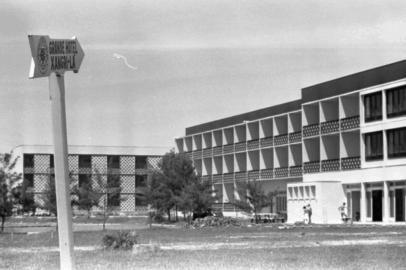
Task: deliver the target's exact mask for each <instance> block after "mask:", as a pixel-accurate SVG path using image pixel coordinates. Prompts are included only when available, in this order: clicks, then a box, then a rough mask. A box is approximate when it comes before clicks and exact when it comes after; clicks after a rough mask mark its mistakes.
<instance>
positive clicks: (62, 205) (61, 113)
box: [49, 73, 75, 270]
mask: <svg viewBox="0 0 406 270" xmlns="http://www.w3.org/2000/svg"><path fill="white" fill-rule="evenodd" d="M49 93H50V99H51V104H52V122H53V135H54V147H55V155H54V163H55V191H56V204H57V211H58V235H59V252H60V267H61V269H63V270H65V269H66V270H73V269H75V262H74V256H73V233H72V210H71V204H70V192H69V182H70V181H69V171H68V143H67V135H66V112H65V83H64V77H63V74H55V73H51V74H50V76H49Z"/></svg>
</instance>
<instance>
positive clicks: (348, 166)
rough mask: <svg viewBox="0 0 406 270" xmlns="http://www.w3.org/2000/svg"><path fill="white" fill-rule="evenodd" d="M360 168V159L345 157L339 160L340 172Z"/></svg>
mask: <svg viewBox="0 0 406 270" xmlns="http://www.w3.org/2000/svg"><path fill="white" fill-rule="evenodd" d="M360 168H361V158H360V157H347V158H342V159H341V170H354V169H360Z"/></svg>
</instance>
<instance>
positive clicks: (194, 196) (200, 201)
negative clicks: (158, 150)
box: [145, 151, 215, 220]
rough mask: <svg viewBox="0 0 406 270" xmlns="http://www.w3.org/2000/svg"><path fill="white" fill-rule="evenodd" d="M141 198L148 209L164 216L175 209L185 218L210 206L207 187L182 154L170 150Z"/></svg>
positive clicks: (209, 194) (212, 201) (208, 187)
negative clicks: (143, 198) (152, 209)
mask: <svg viewBox="0 0 406 270" xmlns="http://www.w3.org/2000/svg"><path fill="white" fill-rule="evenodd" d="M145 198H146V201H147V203H148V204H150V205H151V207H152V208H154V209H156V210H157V211H158V212H160V213H167V215H168V220H170V219H171V216H170V211H171V209H173V208H175V210H176V213H177V210H180V211H182V212H183V213H184V214H185V215H186V214H190V213H193V212H199V213H203V212H206V211H209V210H210V208H211V206H212V204H213V203H214V199H215V198H214V197H213V196H212V190H211V184H210V183H208V182H203V181H201V179H200V177H198V175H197V174H196V171H195V168H194V167H193V163H192V160H190V159H189V158H188V157H187V156H186V155H184V154H179V153H175V152H174V151H171V152H169V153H166V154H165V155H164V156H163V157H162V160H161V162H160V163H159V170H158V171H156V172H154V173H153V174H152V176H151V177H150V179H149V181H148V185H147V189H146V192H145Z"/></svg>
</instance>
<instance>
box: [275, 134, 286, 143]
mask: <svg viewBox="0 0 406 270" xmlns="http://www.w3.org/2000/svg"><path fill="white" fill-rule="evenodd" d="M287 143H288V135H287V134H284V135H278V136H275V138H274V144H275V145H282V144H287Z"/></svg>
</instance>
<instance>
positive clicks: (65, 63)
mask: <svg viewBox="0 0 406 270" xmlns="http://www.w3.org/2000/svg"><path fill="white" fill-rule="evenodd" d="M77 53H78V51H77V48H76V41H75V40H50V41H49V55H50V57H51V71H55V70H61V69H64V70H66V69H75V68H76V63H75V55H76V54H77Z"/></svg>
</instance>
